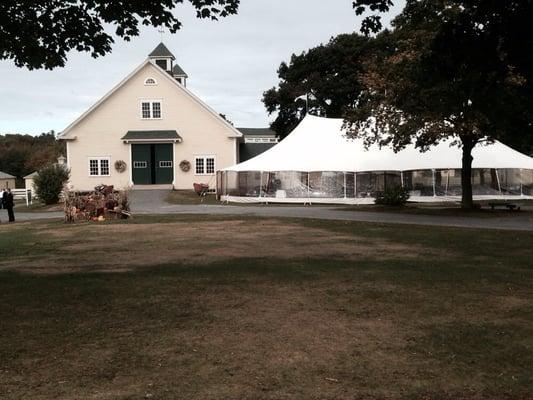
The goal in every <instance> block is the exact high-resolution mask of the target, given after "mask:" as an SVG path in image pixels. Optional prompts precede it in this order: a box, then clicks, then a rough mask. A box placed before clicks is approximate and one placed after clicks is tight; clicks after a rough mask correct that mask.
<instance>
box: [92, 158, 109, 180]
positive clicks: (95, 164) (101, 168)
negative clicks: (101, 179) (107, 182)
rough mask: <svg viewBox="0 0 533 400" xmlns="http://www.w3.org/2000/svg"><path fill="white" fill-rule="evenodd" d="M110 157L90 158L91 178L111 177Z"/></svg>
mask: <svg viewBox="0 0 533 400" xmlns="http://www.w3.org/2000/svg"><path fill="white" fill-rule="evenodd" d="M109 175H110V174H109V157H90V158H89V176H109Z"/></svg>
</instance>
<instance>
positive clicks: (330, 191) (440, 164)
mask: <svg viewBox="0 0 533 400" xmlns="http://www.w3.org/2000/svg"><path fill="white" fill-rule="evenodd" d="M342 125H343V120H342V119H332V118H321V117H315V116H311V115H308V116H306V117H305V118H304V120H303V121H302V122H301V123H300V124H299V125H298V126H297V127H296V128H295V129H294V131H293V132H292V133H291V134H289V135H288V136H287V137H286V138H285V139H284V140H283V141H281V142H280V143H279V144H277V145H276V146H274V147H272V148H271V149H269V150H267V151H266V152H264V153H262V154H260V155H258V156H257V157H254V158H252V159H250V160H248V161H246V162H243V163H240V164H237V165H234V166H232V167H229V168H226V169H224V170H222V171H220V172H219V179H218V192H219V193H220V194H221V195H222V200H227V201H240V202H257V201H267V202H276V201H277V202H311V201H312V202H327V203H329V202H331V203H365V202H367V203H368V202H371V201H373V195H374V194H375V192H376V191H380V190H383V189H384V187H385V186H386V185H387V183H388V184H391V185H392V184H394V185H397V184H401V185H404V186H406V187H408V188H409V189H410V190H411V200H414V201H442V200H457V199H458V196H460V168H461V149H460V148H459V147H457V146H452V145H451V141H446V142H442V143H440V144H438V145H436V146H434V147H432V148H431V149H430V150H429V151H427V152H424V153H421V152H420V151H419V150H418V149H416V148H415V147H414V146H408V147H407V148H406V149H404V150H402V151H400V152H398V153H394V152H393V151H392V150H391V149H390V148H382V149H380V148H379V147H378V146H372V147H370V148H369V149H365V147H364V145H363V141H362V140H360V139H355V140H354V139H349V138H347V137H346V133H345V131H343V129H342ZM473 157H474V161H473V169H474V173H473V185H474V194H475V197H477V198H494V197H497V198H506V197H509V196H513V197H514V196H517V195H519V196H527V197H529V196H530V195H533V192H532V186H533V158H531V157H528V156H526V155H524V154H521V153H519V152H517V151H515V150H513V149H511V148H510V147H508V146H505V145H504V144H502V143H500V142H495V143H493V144H489V145H483V144H481V145H478V146H476V148H474V150H473ZM532 198H533V197H532Z"/></svg>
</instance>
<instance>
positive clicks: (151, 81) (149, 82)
mask: <svg viewBox="0 0 533 400" xmlns="http://www.w3.org/2000/svg"><path fill="white" fill-rule="evenodd" d="M144 84H145V85H146V86H154V85H157V81H156V80H155V79H154V78H146V80H145V81H144Z"/></svg>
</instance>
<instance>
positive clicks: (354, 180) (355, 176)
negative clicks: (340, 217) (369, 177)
mask: <svg viewBox="0 0 533 400" xmlns="http://www.w3.org/2000/svg"><path fill="white" fill-rule="evenodd" d="M353 197H354V198H356V199H357V172H355V171H354V172H353Z"/></svg>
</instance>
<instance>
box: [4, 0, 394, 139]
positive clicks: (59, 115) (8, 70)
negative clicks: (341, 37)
mask: <svg viewBox="0 0 533 400" xmlns="http://www.w3.org/2000/svg"><path fill="white" fill-rule="evenodd" d="M177 13H178V14H179V15H180V16H181V18H182V21H183V23H184V26H183V29H182V30H181V31H179V32H178V33H177V34H175V35H169V34H165V35H164V39H163V41H164V42H165V44H166V45H167V47H168V48H169V49H170V50H171V51H172V52H173V53H174V54H175V55H176V57H177V59H178V60H177V61H178V63H179V64H180V65H181V66H182V68H183V69H184V70H185V71H186V72H187V73H188V74H189V81H188V87H189V89H191V90H192V91H193V92H194V93H195V94H197V95H198V96H199V97H200V98H202V99H203V100H204V101H206V102H207V103H208V104H209V105H210V106H211V107H213V108H214V109H215V110H217V111H218V112H220V113H223V114H226V115H227V116H228V117H229V118H230V119H231V120H232V121H233V122H234V123H235V125H237V126H266V125H267V124H268V122H269V121H270V120H271V119H272V117H271V116H270V117H269V116H268V115H267V113H266V111H265V109H264V106H263V104H262V103H261V97H262V93H263V92H264V91H265V90H267V89H269V88H270V87H272V86H274V85H276V83H277V73H276V71H277V68H278V66H279V64H280V63H281V62H282V61H285V60H289V58H290V56H291V54H293V53H300V52H302V51H304V50H307V49H308V48H310V47H314V46H316V45H318V44H320V43H325V42H327V41H328V40H329V39H330V37H332V36H335V35H337V34H340V33H346V32H353V31H355V30H357V29H358V28H359V23H360V18H358V17H356V16H355V14H354V13H353V10H352V9H351V1H350V0H329V1H323V0H243V1H242V4H241V8H240V11H239V14H238V15H236V16H231V17H228V18H226V19H224V20H221V21H219V22H210V21H201V20H198V19H196V18H195V17H194V12H193V10H192V9H191V8H190V7H187V6H183V7H181V8H179V9H178V10H177ZM392 14H394V13H392ZM159 40H160V35H159V33H158V32H157V29H155V28H143V30H142V33H141V35H140V36H139V37H138V38H135V39H134V40H133V41H132V42H123V41H122V40H120V39H117V42H116V44H115V46H114V49H113V53H112V54H110V55H108V56H106V57H104V58H99V59H92V58H91V57H90V56H88V55H87V54H79V53H75V52H73V53H71V54H70V56H69V61H68V64H67V66H66V67H65V68H62V69H57V70H54V71H27V70H25V69H20V68H16V67H15V66H14V65H13V63H12V62H11V61H8V60H6V61H0V74H1V76H2V77H3V84H2V85H1V94H2V96H1V97H0V133H6V132H21V133H31V134H37V133H40V132H43V131H48V130H50V129H54V130H56V131H61V130H62V129H64V128H65V127H66V126H67V125H68V124H69V123H70V122H72V121H73V120H74V119H75V118H76V117H78V116H79V115H80V114H81V113H83V112H84V111H85V110H86V109H87V108H88V107H90V106H91V105H92V104H93V103H94V102H96V101H97V100H98V99H99V98H100V97H101V96H103V95H104V94H105V93H106V92H107V91H108V90H110V89H111V88H112V87H113V86H114V85H115V84H117V83H118V82H119V81H120V80H121V79H123V78H124V77H125V76H126V75H127V74H128V73H129V72H131V71H132V70H133V69H134V68H135V67H136V66H138V65H139V64H140V63H141V62H142V61H143V60H144V59H145V58H146V56H147V54H148V53H149V52H150V51H151V50H152V49H153V48H154V47H155V46H156V45H157V44H158V43H159Z"/></svg>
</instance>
